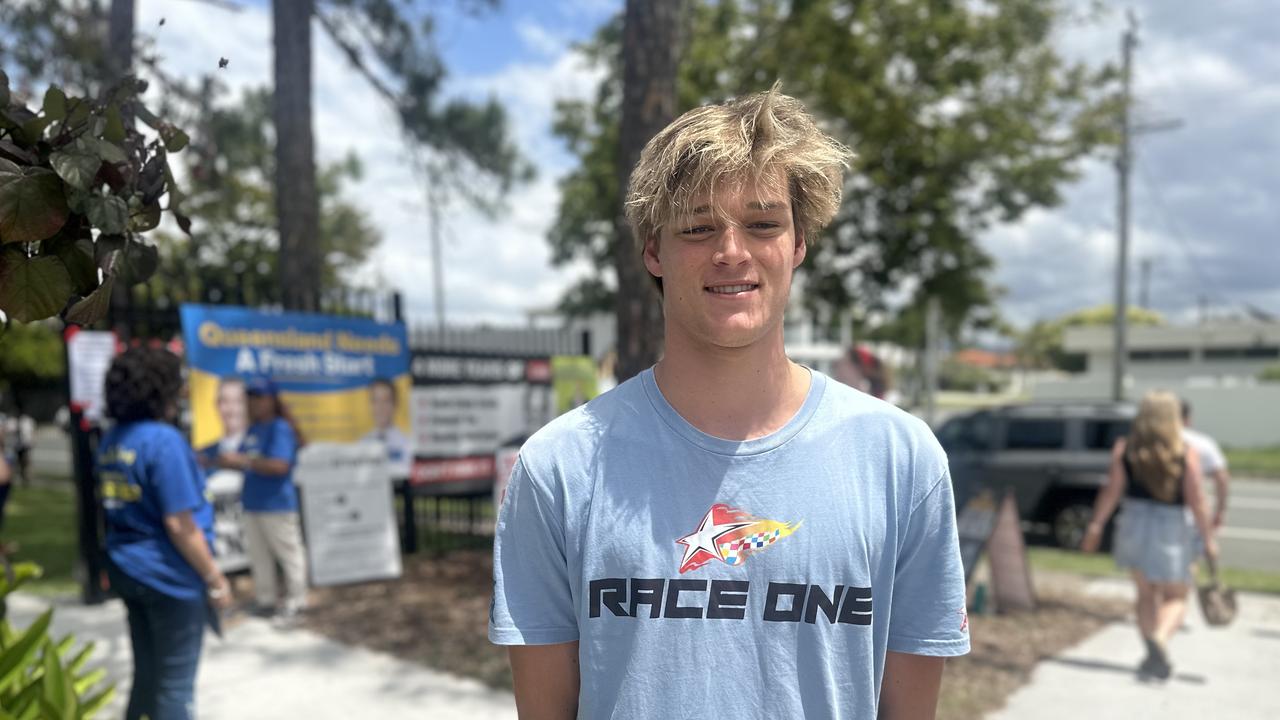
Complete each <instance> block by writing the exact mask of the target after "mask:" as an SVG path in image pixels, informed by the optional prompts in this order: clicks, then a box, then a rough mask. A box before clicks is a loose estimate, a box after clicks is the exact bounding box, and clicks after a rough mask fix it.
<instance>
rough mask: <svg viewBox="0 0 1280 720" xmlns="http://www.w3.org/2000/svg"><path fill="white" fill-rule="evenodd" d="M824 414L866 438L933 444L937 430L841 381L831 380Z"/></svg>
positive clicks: (828, 379) (830, 420)
mask: <svg viewBox="0 0 1280 720" xmlns="http://www.w3.org/2000/svg"><path fill="white" fill-rule="evenodd" d="M826 382H827V388H826V391H825V393H824V394H825V397H824V398H823V412H824V414H825V419H826V420H827V421H828V423H831V424H834V425H836V426H838V427H841V428H853V429H855V430H856V431H857V432H858V433H860V434H862V435H864V436H865V435H867V434H883V436H885V437H893V438H898V439H904V440H905V439H910V440H913V441H917V442H919V441H925V442H930V443H933V442H935V440H934V435H933V430H931V429H930V428H929V424H928V423H926V422H925V421H924V420H923V419H921V418H919V417H916V416H915V415H912V414H911V413H909V412H907V411H906V410H903V409H902V408H900V407H898V406H897V405H894V404H893V403H890V402H887V401H885V400H881V399H880V398H877V397H875V396H872V395H868V394H867V393H864V392H862V391H861V390H858V389H856V388H853V387H850V386H848V385H845V384H844V383H842V382H839V381H837V380H832V379H830V378H827V381H826Z"/></svg>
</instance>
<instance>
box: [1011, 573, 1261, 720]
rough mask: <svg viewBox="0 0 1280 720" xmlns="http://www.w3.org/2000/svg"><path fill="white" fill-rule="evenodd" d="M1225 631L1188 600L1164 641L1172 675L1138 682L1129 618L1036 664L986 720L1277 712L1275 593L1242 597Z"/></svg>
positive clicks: (1123, 588)
mask: <svg viewBox="0 0 1280 720" xmlns="http://www.w3.org/2000/svg"><path fill="white" fill-rule="evenodd" d="M1087 591H1088V593H1089V594H1090V595H1094V596H1098V597H1101V596H1111V597H1124V598H1128V599H1130V600H1132V598H1133V585H1132V583H1130V582H1128V581H1125V580H1102V581H1094V582H1092V583H1090V584H1089V585H1088V587H1087ZM1237 600H1238V602H1239V607H1240V614H1239V615H1238V616H1237V617H1236V620H1235V622H1234V623H1232V624H1231V625H1230V626H1228V627H1226V628H1210V627H1208V626H1206V625H1205V624H1204V620H1203V618H1202V617H1201V615H1200V608H1199V606H1198V605H1196V604H1195V600H1194V598H1193V599H1192V601H1191V604H1190V606H1189V608H1188V613H1187V620H1186V623H1185V624H1184V626H1183V629H1182V631H1181V632H1179V633H1178V634H1177V635H1175V636H1174V638H1173V640H1172V641H1171V642H1170V646H1169V656H1170V659H1171V660H1172V662H1173V677H1172V678H1170V679H1169V680H1168V681H1166V682H1163V683H1161V682H1156V681H1152V682H1147V681H1143V680H1140V679H1139V678H1138V676H1137V674H1136V673H1135V668H1137V666H1138V663H1139V662H1141V661H1142V658H1143V656H1144V655H1145V650H1144V649H1143V647H1142V644H1141V641H1140V640H1139V638H1138V630H1137V626H1136V625H1135V624H1134V622H1133V619H1132V617H1130V619H1129V620H1127V621H1125V622H1119V623H1112V624H1111V625H1108V626H1106V627H1104V628H1103V629H1102V630H1100V631H1099V632H1098V633H1096V634H1094V635H1092V636H1090V637H1089V638H1087V639H1086V640H1085V641H1084V642H1082V643H1080V644H1079V645H1077V646H1075V647H1073V648H1070V649H1069V650H1067V651H1065V652H1063V653H1061V654H1060V655H1058V656H1056V657H1053V658H1050V659H1048V660H1045V661H1042V662H1041V663H1040V664H1039V666H1037V667H1036V669H1035V672H1034V673H1033V674H1032V676H1031V682H1030V683H1029V684H1027V685H1025V686H1023V687H1022V688H1021V689H1019V690H1018V691H1016V692H1015V693H1014V694H1013V695H1012V696H1011V697H1010V698H1009V702H1008V704H1007V705H1006V706H1005V707H1004V708H1003V709H1002V710H1000V711H998V712H995V713H992V714H991V715H989V716H988V718H989V720H1023V719H1024V718H1036V720H1079V718H1088V719H1089V720H1145V719H1146V718H1151V719H1152V720H1155V719H1157V718H1158V719H1159V720H1183V719H1185V720H1204V718H1231V719H1232V720H1253V719H1255V718H1256V719H1257V720H1264V719H1272V718H1280V691H1278V690H1277V689H1276V688H1277V684H1276V683H1277V678H1280V597H1276V596H1273V595H1260V594H1240V595H1239V596H1238V598H1237Z"/></svg>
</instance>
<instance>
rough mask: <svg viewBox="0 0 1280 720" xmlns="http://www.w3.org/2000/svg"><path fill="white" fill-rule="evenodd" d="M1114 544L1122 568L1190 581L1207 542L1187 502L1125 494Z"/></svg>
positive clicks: (1149, 576)
mask: <svg viewBox="0 0 1280 720" xmlns="http://www.w3.org/2000/svg"><path fill="white" fill-rule="evenodd" d="M1114 546H1115V557H1116V564H1117V565H1119V566H1120V567H1122V568H1129V569H1133V570H1138V571H1140V572H1141V573H1142V574H1143V575H1144V576H1146V578H1147V579H1148V580H1151V581H1153V582H1167V583H1190V582H1191V563H1193V562H1195V560H1196V558H1197V557H1199V556H1200V553H1201V548H1202V547H1203V543H1202V542H1201V540H1200V533H1199V532H1197V531H1196V527H1195V521H1194V520H1193V519H1192V516H1191V510H1190V509H1188V508H1187V506H1185V505H1169V504H1167V503H1159V502H1153V501H1150V500H1136V499H1132V498H1125V500H1124V504H1123V505H1122V506H1121V509H1120V516H1119V517H1118V518H1116V529H1115V541H1114Z"/></svg>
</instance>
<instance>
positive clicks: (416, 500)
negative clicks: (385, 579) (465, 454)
mask: <svg viewBox="0 0 1280 720" xmlns="http://www.w3.org/2000/svg"><path fill="white" fill-rule="evenodd" d="M396 515H397V517H398V520H399V527H400V549H401V551H402V552H403V553H405V554H406V555H411V554H413V553H416V552H428V553H434V554H441V553H447V552H449V551H450V550H460V549H470V548H485V547H489V546H491V545H492V544H493V535H494V523H495V522H496V521H497V511H496V509H495V507H494V502H493V495H492V494H491V493H484V494H477V495H461V496H448V495H423V494H419V493H416V492H414V488H413V487H411V486H410V485H408V484H407V483H403V484H401V485H399V486H398V487H397V488H396Z"/></svg>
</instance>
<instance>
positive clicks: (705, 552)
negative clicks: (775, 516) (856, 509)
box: [676, 503, 800, 575]
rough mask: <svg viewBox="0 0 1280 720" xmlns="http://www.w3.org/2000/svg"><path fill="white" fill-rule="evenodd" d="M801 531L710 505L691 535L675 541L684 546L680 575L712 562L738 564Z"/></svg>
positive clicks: (797, 525) (718, 505) (794, 524)
mask: <svg viewBox="0 0 1280 720" xmlns="http://www.w3.org/2000/svg"><path fill="white" fill-rule="evenodd" d="M799 528H800V523H784V522H778V521H777V520H768V519H764V518H758V517H754V516H752V515H751V514H750V513H747V512H743V511H742V510H738V509H737V508H731V507H729V506H728V505H725V504H723V503H716V504H715V505H712V506H711V509H710V510H708V511H707V514H706V515H703V516H702V522H700V523H698V527H697V529H696V530H694V531H693V532H691V533H689V534H688V535H685V536H684V537H682V538H680V539H678V540H676V544H677V545H683V546H684V557H682V558H681V559H680V574H682V575H683V574H684V573H687V572H689V571H690V570H697V569H698V568H700V567H702V566H703V565H706V564H707V563H709V562H711V561H712V560H719V561H720V562H722V563H724V564H726V565H741V564H743V563H745V562H746V560H747V556H749V555H751V554H752V553H756V552H759V551H761V550H763V549H765V548H767V547H769V546H770V545H772V544H774V543H775V542H777V541H779V540H781V539H782V538H784V537H786V536H788V535H790V534H791V533H793V532H795V531H796V530H798V529H799Z"/></svg>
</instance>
